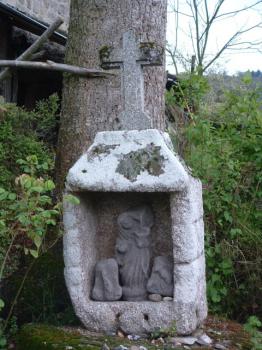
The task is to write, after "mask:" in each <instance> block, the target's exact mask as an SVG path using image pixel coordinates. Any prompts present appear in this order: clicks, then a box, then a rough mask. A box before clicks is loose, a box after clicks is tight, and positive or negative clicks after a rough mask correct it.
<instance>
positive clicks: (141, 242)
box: [136, 237, 150, 248]
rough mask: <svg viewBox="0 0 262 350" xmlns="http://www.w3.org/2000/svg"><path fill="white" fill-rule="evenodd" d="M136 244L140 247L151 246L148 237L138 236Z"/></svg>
mask: <svg viewBox="0 0 262 350" xmlns="http://www.w3.org/2000/svg"><path fill="white" fill-rule="evenodd" d="M136 245H137V247H138V248H148V247H149V246H150V241H149V239H148V237H137V238H136Z"/></svg>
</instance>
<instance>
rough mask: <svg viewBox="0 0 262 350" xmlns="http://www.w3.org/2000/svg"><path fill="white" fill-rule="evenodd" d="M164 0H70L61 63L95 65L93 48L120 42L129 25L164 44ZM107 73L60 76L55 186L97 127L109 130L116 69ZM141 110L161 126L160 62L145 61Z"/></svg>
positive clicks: (117, 105)
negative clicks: (102, 75) (106, 75)
mask: <svg viewBox="0 0 262 350" xmlns="http://www.w3.org/2000/svg"><path fill="white" fill-rule="evenodd" d="M166 2H167V0H147V1H145V0H136V1H133V0H121V1H119V0H110V1H107V0H89V1H86V0H74V1H71V16H70V23H69V38H68V46H67V50H66V63H67V64H72V65H77V66H81V67H86V68H93V69H98V68H99V65H100V60H99V51H100V50H101V49H103V48H105V47H106V46H112V47H113V48H121V47H122V43H121V39H122V36H123V33H125V32H126V31H128V30H130V29H132V30H134V32H135V34H136V36H137V40H139V41H142V42H147V41H149V42H155V43H157V44H158V45H161V46H162V47H165V30H166ZM115 72H116V74H117V75H116V76H115V77H110V78H104V79H100V78H98V79H97V78H96V79H85V78H80V77H72V76H67V77H65V79H64V89H63V101H62V116H61V126H60V132H59V142H58V153H57V162H56V174H57V185H58V191H60V192H61V190H62V188H63V186H64V179H65V176H66V174H67V172H68V170H69V168H70V167H71V166H72V165H73V163H74V162H75V161H76V160H77V159H78V157H79V156H80V155H81V154H82V153H83V152H84V151H85V150H86V149H87V147H88V146H89V145H90V144H91V143H92V141H93V139H94V136H95V135H96V133H97V132H98V131H105V130H114V125H115V123H114V120H115V119H116V118H117V116H118V115H119V113H120V112H121V111H122V106H123V103H122V102H123V101H122V99H121V94H120V84H121V79H120V71H119V70H118V71H115ZM144 79H145V111H146V112H147V113H148V114H149V116H150V117H151V118H152V122H153V127H154V128H158V129H160V130H163V129H164V86H165V67H164V66H162V67H148V68H147V67H145V68H144Z"/></svg>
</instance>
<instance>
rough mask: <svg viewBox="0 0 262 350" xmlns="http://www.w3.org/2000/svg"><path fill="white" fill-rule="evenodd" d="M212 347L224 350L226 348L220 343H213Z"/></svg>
mask: <svg viewBox="0 0 262 350" xmlns="http://www.w3.org/2000/svg"><path fill="white" fill-rule="evenodd" d="M214 348H215V349H217V350H226V349H227V348H226V347H225V346H224V345H222V344H215V345H214Z"/></svg>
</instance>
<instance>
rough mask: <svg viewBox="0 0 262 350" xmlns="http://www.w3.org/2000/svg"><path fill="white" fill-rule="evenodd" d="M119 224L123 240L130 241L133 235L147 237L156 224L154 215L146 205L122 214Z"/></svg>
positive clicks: (118, 220)
mask: <svg viewBox="0 0 262 350" xmlns="http://www.w3.org/2000/svg"><path fill="white" fill-rule="evenodd" d="M117 223H118V226H119V228H120V236H121V235H122V236H123V238H126V239H129V238H132V235H135V236H136V237H137V238H139V237H144V236H145V237H146V236H148V235H149V234H150V229H151V227H152V226H153V223H154V218H153V213H152V210H151V209H150V207H148V206H146V205H144V206H140V207H136V208H132V209H129V210H127V211H125V212H124V213H122V214H120V215H119V217H118V219H117Z"/></svg>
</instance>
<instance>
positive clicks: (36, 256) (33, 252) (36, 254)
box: [29, 249, 39, 259]
mask: <svg viewBox="0 0 262 350" xmlns="http://www.w3.org/2000/svg"><path fill="white" fill-rule="evenodd" d="M29 252H30V254H31V255H32V256H33V257H34V258H35V259H37V258H38V256H39V254H38V250H35V249H29Z"/></svg>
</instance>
